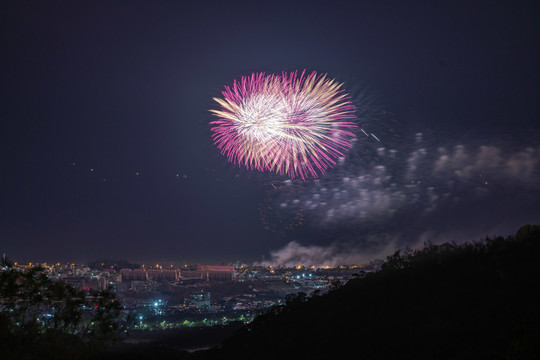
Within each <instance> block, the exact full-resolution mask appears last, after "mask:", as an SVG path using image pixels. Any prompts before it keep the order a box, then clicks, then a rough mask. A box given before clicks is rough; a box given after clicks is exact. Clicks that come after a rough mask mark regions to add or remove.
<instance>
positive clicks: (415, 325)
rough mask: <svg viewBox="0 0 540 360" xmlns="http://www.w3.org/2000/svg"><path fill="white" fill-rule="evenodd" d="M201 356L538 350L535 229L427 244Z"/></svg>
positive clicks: (474, 354) (477, 355) (459, 354)
mask: <svg viewBox="0 0 540 360" xmlns="http://www.w3.org/2000/svg"><path fill="white" fill-rule="evenodd" d="M193 355H194V357H195V358H203V359H208V358H210V359H233V358H238V359H271V358H275V359H277V358H279V359H284V358H285V359H293V358H297V359H322V358H328V359H342V358H343V359H344V358H347V359H363V360H366V359H430V360H433V359H540V234H539V231H538V227H534V226H529V227H523V228H522V229H520V231H519V232H518V234H516V236H515V237H508V238H502V237H497V238H487V239H485V240H484V241H481V242H474V243H465V244H461V245H452V244H443V245H428V246H426V247H424V249H422V250H417V251H405V252H403V253H399V252H398V253H396V254H394V255H393V256H391V257H389V258H388V260H387V262H386V263H385V265H384V267H383V270H382V271H380V272H378V273H375V274H370V275H368V276H366V277H364V278H358V279H354V280H351V281H349V282H348V283H347V284H346V285H345V286H343V287H341V288H337V289H335V290H333V291H331V292H330V293H328V294H327V295H323V296H312V297H310V298H306V297H305V296H302V295H300V296H297V297H295V298H294V299H293V298H291V299H289V302H288V304H287V305H286V306H283V307H281V308H277V309H275V310H274V311H272V312H271V313H268V314H266V315H265V316H261V317H259V318H257V319H256V320H255V321H254V322H252V323H251V324H249V325H248V326H247V327H246V328H244V329H242V330H240V331H239V332H237V333H236V334H235V335H234V336H233V337H231V338H229V339H228V340H226V341H225V342H224V343H223V344H222V346H220V347H217V348H215V349H212V350H210V351H206V352H198V353H195V354H193Z"/></svg>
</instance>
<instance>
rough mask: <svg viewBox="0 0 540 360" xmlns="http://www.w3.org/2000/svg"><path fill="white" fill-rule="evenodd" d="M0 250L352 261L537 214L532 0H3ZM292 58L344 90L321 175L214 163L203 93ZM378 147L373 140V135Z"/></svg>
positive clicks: (538, 48)
mask: <svg viewBox="0 0 540 360" xmlns="http://www.w3.org/2000/svg"><path fill="white" fill-rule="evenodd" d="M0 19H1V31H0V34H1V50H0V62H1V72H2V80H1V82H0V84H1V106H0V116H1V127H0V130H1V131H0V141H1V142H0V149H1V152H0V164H1V169H2V173H1V176H0V252H5V253H7V255H8V257H10V258H12V259H15V260H19V261H48V262H52V261H90V260H94V259H97V258H113V259H129V260H132V261H140V262H154V261H160V262H167V261H168V262H177V263H184V262H188V263H216V264H220V263H230V262H236V261H239V262H241V263H251V262H253V261H261V260H262V258H263V256H264V260H265V261H266V263H279V262H281V263H294V262H305V263H314V264H315V263H316V264H324V263H326V264H334V263H339V262H360V261H366V260H367V259H370V258H372V257H374V256H383V255H385V254H388V253H389V252H391V251H393V250H395V249H396V248H404V247H405V246H413V247H414V246H419V245H421V244H422V243H423V242H426V241H433V242H441V241H464V240H475V239H479V238H481V237H483V236H485V235H493V234H501V235H508V234H512V233H514V232H515V231H516V230H517V228H518V227H519V226H520V225H523V224H525V223H534V222H536V223H540V200H538V199H540V196H539V195H540V185H539V184H540V176H539V172H540V161H539V160H540V141H539V140H538V139H539V135H540V66H539V64H540V45H539V44H540V41H539V39H540V25H539V22H538V19H540V6H539V3H538V2H534V1H524V2H509V1H500V2H499V1H486V2H475V4H469V2H444V3H443V2H436V3H434V2H432V1H425V2H402V1H375V2H373V1H350V2H340V1H322V2H315V1H305V2H295V3H294V4H290V3H287V2H283V3H280V2H255V1H252V2H230V1H223V2H218V1H216V2H202V1H197V2H195V1H192V2H187V1H129V2H128V1H104V2H99V1H97V2H96V1H92V2H68V1H64V2H54V1H47V2H42V1H35V2H29V1H10V2H8V1H3V2H2V5H1V11H0ZM297 69H298V70H303V69H307V70H308V71H317V72H320V73H327V74H328V75H329V76H330V77H332V78H335V79H337V80H338V81H340V82H344V83H345V88H346V89H347V90H348V91H349V92H350V93H351V96H352V98H353V100H354V101H355V103H356V104H357V106H358V108H359V125H360V126H361V127H362V128H363V129H366V130H367V131H368V132H372V133H374V134H376V135H377V137H378V139H379V140H380V141H376V140H375V139H374V138H373V137H370V138H365V137H363V136H362V134H358V136H357V141H356V142H355V146H354V148H353V149H352V150H351V151H350V154H349V155H350V156H348V157H347V158H346V159H344V160H343V161H342V162H341V163H339V164H338V166H336V167H335V168H334V169H333V170H332V171H329V172H328V174H326V175H325V176H322V177H321V178H320V180H319V181H312V180H310V181H307V182H302V181H293V182H290V181H287V179H286V178H283V177H279V176H276V175H271V174H260V173H253V172H249V171H247V170H242V169H238V167H235V166H234V165H232V164H229V163H228V162H227V160H226V158H225V157H224V156H222V155H221V154H220V153H219V151H218V150H217V149H216V148H215V147H214V145H213V143H212V139H211V132H210V125H209V122H210V121H212V116H211V114H210V113H209V111H208V110H209V109H212V108H216V105H215V103H213V100H212V98H213V97H216V96H221V91H222V90H223V87H224V86H225V85H230V84H231V83H232V81H233V80H234V79H238V78H240V77H241V76H243V75H250V74H251V73H252V72H266V73H281V71H294V70H297ZM390 150H392V151H390Z"/></svg>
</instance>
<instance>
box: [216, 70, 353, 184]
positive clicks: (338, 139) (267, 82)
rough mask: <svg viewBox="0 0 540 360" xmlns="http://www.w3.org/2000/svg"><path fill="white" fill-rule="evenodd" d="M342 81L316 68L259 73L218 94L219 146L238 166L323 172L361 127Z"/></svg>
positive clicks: (283, 171) (304, 175)
mask: <svg viewBox="0 0 540 360" xmlns="http://www.w3.org/2000/svg"><path fill="white" fill-rule="evenodd" d="M342 85H343V84H341V83H338V82H336V81H335V80H333V79H329V78H327V77H326V75H320V74H319V75H318V74H317V73H316V72H312V73H311V74H306V72H305V71H303V72H302V73H301V74H300V76H298V73H297V72H296V71H295V72H291V73H286V72H283V73H282V75H265V74H264V73H254V74H252V75H251V76H249V77H242V80H241V81H236V80H235V81H234V83H233V85H232V87H229V86H226V87H225V90H224V91H223V92H222V93H223V98H214V100H215V101H216V102H217V103H218V104H219V105H220V107H221V109H219V110H210V111H211V112H212V113H213V114H214V115H216V116H217V117H218V118H219V119H218V120H215V121H212V122H211V123H210V124H212V125H214V127H212V129H211V130H212V132H213V136H212V137H213V139H214V143H215V145H216V146H217V147H218V148H219V149H220V150H221V153H222V154H224V155H225V156H227V159H228V160H229V161H230V162H232V163H235V164H238V165H239V166H245V167H246V168H248V169H256V170H259V171H271V172H276V173H278V174H280V175H287V176H289V177H291V178H295V177H298V176H299V177H301V178H302V179H306V178H307V177H309V176H312V177H318V175H320V174H323V173H324V172H325V171H326V169H328V168H329V167H332V166H333V165H334V164H335V160H336V159H337V158H339V157H342V156H344V153H345V152H346V151H347V150H348V149H349V148H350V147H351V139H352V137H354V136H355V135H354V133H352V132H351V131H350V130H351V128H354V127H357V125H356V124H355V122H354V121H355V120H356V115H355V112H356V107H355V106H354V105H353V103H352V102H351V101H350V98H349V95H348V94H347V93H345V91H344V90H343V88H342Z"/></svg>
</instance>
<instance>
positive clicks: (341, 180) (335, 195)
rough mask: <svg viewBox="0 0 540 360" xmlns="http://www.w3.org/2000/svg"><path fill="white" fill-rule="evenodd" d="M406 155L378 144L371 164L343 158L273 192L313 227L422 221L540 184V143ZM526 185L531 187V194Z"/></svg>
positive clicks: (420, 147)
mask: <svg viewBox="0 0 540 360" xmlns="http://www.w3.org/2000/svg"><path fill="white" fill-rule="evenodd" d="M415 143H416V147H415V148H413V149H411V150H409V151H407V152H400V151H397V150H395V149H390V150H389V149H386V148H384V147H377V148H374V149H373V152H372V154H371V155H372V156H371V158H372V159H373V160H372V161H371V163H370V164H369V165H368V166H365V164H358V163H356V162H355V160H354V159H350V158H349V159H347V158H341V159H340V160H339V162H338V166H336V167H335V168H334V169H332V171H330V172H328V173H327V174H326V176H324V177H321V178H319V179H315V180H313V181H310V182H305V183H300V182H295V181H291V180H285V181H283V182H282V183H281V184H279V186H278V188H279V190H271V191H272V194H273V197H272V199H273V200H272V201H273V204H274V205H273V206H274V208H275V209H277V210H278V211H280V212H282V213H290V214H295V213H297V212H298V211H302V213H303V218H304V219H305V222H307V220H309V222H310V225H315V226H325V225H326V226H328V225H332V224H337V225H344V224H346V223H350V222H354V223H356V224H361V223H362V222H385V221H386V222H387V221H388V220H390V219H392V218H393V217H394V216H396V215H398V214H400V213H407V214H410V213H411V212H412V213H415V214H416V216H419V217H420V218H421V217H422V216H423V215H428V214H429V213H432V212H434V211H436V210H437V209H440V208H442V207H445V206H453V205H457V204H459V203H463V202H468V201H471V200H473V199H476V200H478V199H481V198H483V197H484V198H485V197H489V196H490V195H493V194H494V192H496V191H498V190H501V189H502V190H504V192H505V193H509V192H512V191H513V190H515V191H519V192H520V194H518V195H520V196H523V194H527V193H530V192H531V191H537V190H539V189H540V181H539V180H540V166H539V162H540V161H539V159H540V148H538V149H535V148H530V147H529V148H526V149H523V150H521V151H513V152H508V153H506V154H504V153H503V151H501V149H500V148H498V147H495V146H479V147H477V148H474V149H467V147H465V146H464V145H457V146H454V147H453V148H452V149H447V148H445V147H438V148H437V147H435V148H433V147H432V146H426V145H427V144H425V143H424V142H423V139H422V134H420V133H418V134H416V136H415ZM523 190H525V191H523Z"/></svg>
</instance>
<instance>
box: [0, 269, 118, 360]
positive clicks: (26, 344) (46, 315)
mask: <svg viewBox="0 0 540 360" xmlns="http://www.w3.org/2000/svg"><path fill="white" fill-rule="evenodd" d="M121 309H122V307H121V305H120V304H119V303H118V301H116V299H115V296H114V294H113V293H112V292H110V291H93V290H92V291H89V292H86V291H80V290H77V289H75V288H73V287H72V286H70V285H67V284H64V283H62V282H60V281H52V280H51V279H49V278H48V277H47V276H46V274H45V273H44V271H43V269H42V268H40V267H34V268H32V269H29V270H28V271H26V272H21V271H18V270H16V269H15V268H14V267H13V265H12V264H10V263H9V262H6V261H4V262H3V263H2V267H0V352H1V353H2V359H9V358H15V357H17V358H22V359H24V358H34V357H35V356H40V357H41V358H43V356H47V353H48V354H49V356H54V358H55V359H58V358H63V357H66V358H67V357H70V356H79V357H82V356H83V355H89V354H91V353H92V352H94V351H98V350H100V349H103V348H104V347H106V346H108V345H111V344H112V343H114V342H115V341H117V340H118V339H120V338H121V336H122V334H124V333H125V329H126V324H127V321H125V320H126V319H123V318H122V313H121ZM52 354H54V355H52ZM62 354H64V355H62ZM45 358H46V357H45Z"/></svg>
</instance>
